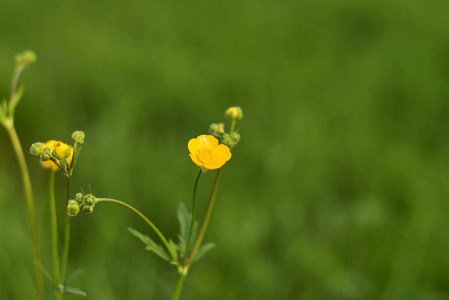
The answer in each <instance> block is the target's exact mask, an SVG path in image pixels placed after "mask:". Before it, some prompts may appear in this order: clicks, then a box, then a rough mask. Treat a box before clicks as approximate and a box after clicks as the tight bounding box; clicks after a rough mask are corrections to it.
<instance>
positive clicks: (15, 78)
mask: <svg viewBox="0 0 449 300" xmlns="http://www.w3.org/2000/svg"><path fill="white" fill-rule="evenodd" d="M22 70H23V67H20V66H16V68H15V69H14V74H13V75H12V81H11V87H10V90H9V97H10V98H9V99H12V97H13V96H14V94H15V93H16V90H17V83H18V82H19V77H20V73H22ZM11 117H13V116H11Z"/></svg>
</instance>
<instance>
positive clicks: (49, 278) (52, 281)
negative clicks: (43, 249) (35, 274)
mask: <svg viewBox="0 0 449 300" xmlns="http://www.w3.org/2000/svg"><path fill="white" fill-rule="evenodd" d="M37 264H38V265H39V267H40V268H41V270H42V273H43V274H44V275H45V277H47V279H48V281H50V283H51V285H53V287H54V288H56V289H57V288H58V283H57V282H56V280H55V279H54V278H53V277H52V276H51V275H50V272H48V271H47V269H45V267H44V265H42V263H41V262H40V261H38V262H37Z"/></svg>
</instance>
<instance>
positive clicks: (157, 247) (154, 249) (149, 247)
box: [128, 227, 171, 261]
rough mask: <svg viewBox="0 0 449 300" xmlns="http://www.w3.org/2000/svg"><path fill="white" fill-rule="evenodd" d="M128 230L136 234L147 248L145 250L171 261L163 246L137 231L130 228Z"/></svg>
mask: <svg viewBox="0 0 449 300" xmlns="http://www.w3.org/2000/svg"><path fill="white" fill-rule="evenodd" d="M128 230H129V231H130V232H131V233H132V234H134V235H135V236H136V237H138V238H139V239H140V240H141V241H142V242H143V243H144V244H145V245H146V246H147V247H146V248H145V249H147V250H149V251H152V252H154V253H156V254H157V255H159V256H160V257H162V258H163V259H165V260H167V261H171V258H170V256H169V255H168V254H167V252H166V251H165V250H164V248H162V246H161V245H158V244H156V243H155V242H154V241H153V240H152V239H151V238H150V237H149V236H147V235H143V234H142V233H140V232H138V231H137V230H135V229H132V228H129V227H128Z"/></svg>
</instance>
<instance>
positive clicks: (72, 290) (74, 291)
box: [64, 287, 87, 297]
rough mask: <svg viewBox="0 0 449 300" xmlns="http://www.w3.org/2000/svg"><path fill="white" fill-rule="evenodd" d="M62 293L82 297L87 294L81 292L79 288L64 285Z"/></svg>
mask: <svg viewBox="0 0 449 300" xmlns="http://www.w3.org/2000/svg"><path fill="white" fill-rule="evenodd" d="M64 293H67V294H73V295H78V296H83V297H86V296H87V294H86V293H85V292H83V291H82V290H80V289H79V288H71V287H66V288H64Z"/></svg>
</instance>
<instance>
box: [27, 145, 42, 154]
mask: <svg viewBox="0 0 449 300" xmlns="http://www.w3.org/2000/svg"><path fill="white" fill-rule="evenodd" d="M42 150H44V144H42V143H34V144H33V145H31V148H30V153H31V154H32V155H41V153H42Z"/></svg>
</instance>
